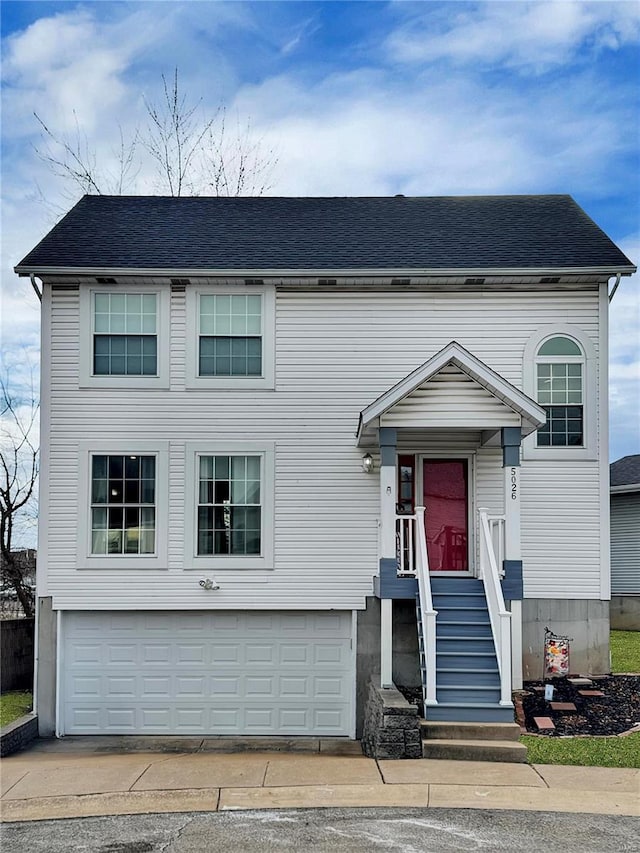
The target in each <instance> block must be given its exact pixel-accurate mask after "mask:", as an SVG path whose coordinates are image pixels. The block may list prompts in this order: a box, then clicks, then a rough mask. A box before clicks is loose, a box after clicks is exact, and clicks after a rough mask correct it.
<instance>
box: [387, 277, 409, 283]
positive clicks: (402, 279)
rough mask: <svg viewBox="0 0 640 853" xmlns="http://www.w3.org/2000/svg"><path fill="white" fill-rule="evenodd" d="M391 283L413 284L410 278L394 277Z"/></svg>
mask: <svg viewBox="0 0 640 853" xmlns="http://www.w3.org/2000/svg"><path fill="white" fill-rule="evenodd" d="M391 284H411V279H410V278H392V279H391Z"/></svg>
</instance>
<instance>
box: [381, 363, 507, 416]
mask: <svg viewBox="0 0 640 853" xmlns="http://www.w3.org/2000/svg"><path fill="white" fill-rule="evenodd" d="M380 425H381V426H394V427H420V426H421V427H423V428H424V427H427V428H430V429H440V428H443V427H449V428H452V427H453V428H455V427H459V428H463V429H490V428H491V427H503V426H520V415H519V414H517V413H516V412H514V411H513V410H512V409H509V408H508V407H507V406H505V404H504V403H502V402H501V401H500V400H498V399H497V398H496V397H494V395H493V394H491V393H490V392H489V391H487V389H486V388H483V387H482V385H479V384H478V382H476V381H475V380H474V379H471V377H469V376H467V375H466V373H464V372H463V371H462V370H459V369H458V368H457V367H454V366H453V365H448V366H447V367H445V368H443V369H442V370H441V371H440V372H439V373H437V374H436V375H435V376H433V377H431V379H429V381H428V382H425V383H424V384H423V385H421V386H420V388H417V389H416V390H415V391H413V392H412V393H411V394H409V396H408V397H405V398H404V400H401V401H400V402H399V403H397V404H396V405H395V406H393V408H391V409H389V411H388V412H386V413H385V414H384V415H382V416H381V418H380Z"/></svg>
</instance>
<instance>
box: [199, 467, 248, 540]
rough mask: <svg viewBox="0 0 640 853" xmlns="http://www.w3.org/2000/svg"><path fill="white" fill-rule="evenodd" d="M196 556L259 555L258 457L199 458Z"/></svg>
mask: <svg viewBox="0 0 640 853" xmlns="http://www.w3.org/2000/svg"><path fill="white" fill-rule="evenodd" d="M198 461H199V483H198V555H199V556H220V555H221V554H230V555H234V556H235V555H238V554H242V555H247V554H250V555H252V556H255V555H259V554H260V551H261V538H262V534H261V530H262V524H261V514H262V506H261V492H260V479H261V474H260V467H261V465H260V461H261V460H260V457H259V456H240V455H230V456H227V455H224V456H222V455H216V456H206V455H201V456H199V460H198Z"/></svg>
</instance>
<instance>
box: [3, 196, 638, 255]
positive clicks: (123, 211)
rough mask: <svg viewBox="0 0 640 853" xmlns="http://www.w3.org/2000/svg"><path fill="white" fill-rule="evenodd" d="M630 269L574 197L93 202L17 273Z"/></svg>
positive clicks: (84, 202)
mask: <svg viewBox="0 0 640 853" xmlns="http://www.w3.org/2000/svg"><path fill="white" fill-rule="evenodd" d="M629 266H631V262H630V261H629V260H628V258H626V257H625V255H623V254H622V252H621V251H620V250H619V249H618V248H617V246H616V245H615V244H614V243H613V242H612V241H611V240H610V239H609V238H608V237H607V235H606V234H605V233H604V232H603V231H602V230H601V229H600V228H598V226H597V225H595V223H594V222H593V221H592V220H591V219H589V217H588V216H587V215H586V214H585V212H584V211H583V210H582V209H581V208H580V207H579V206H578V205H577V204H576V202H575V201H574V200H573V199H572V198H571V197H570V196H567V195H549V196H460V197H455V196H450V197H436V198H426V197H425V198H423V197H419V198H411V197H408V198H405V197H391V198H271V197H262V198H168V197H159V196H85V197H84V198H82V199H81V200H80V201H79V202H78V204H77V205H76V206H75V207H74V208H73V209H72V210H71V211H70V212H69V213H68V214H67V215H66V216H65V217H64V218H63V219H62V220H61V221H60V222H59V223H58V224H57V225H56V226H55V227H54V228H53V229H52V230H51V231H50V232H49V234H47V236H46V237H45V238H44V239H43V240H42V241H41V242H40V243H39V244H38V246H36V248H35V249H33V251H31V252H30V253H29V254H28V255H27V256H26V258H25V259H24V260H23V261H21V263H20V264H19V265H18V267H17V270H18V271H19V272H33V271H36V272H37V271H38V270H41V269H45V268H52V267H65V268H76V269H82V268H104V269H109V268H111V269H114V268H123V269H126V268H130V269H133V268H137V269H167V270H169V269H184V270H194V271H195V270H199V269H228V270H242V269H316V270H323V269H326V270H331V269H406V270H411V269H432V270H437V269H480V270H482V269H495V268H500V269H503V268H504V269H509V268H511V269H517V268H524V269H528V268H531V269H540V268H554V267H558V268H563V267H564V268H567V267H569V268H576V267H581V268H584V267H588V268H592V267H605V268H611V269H619V268H621V267H623V268H624V267H626V268H628V267H629Z"/></svg>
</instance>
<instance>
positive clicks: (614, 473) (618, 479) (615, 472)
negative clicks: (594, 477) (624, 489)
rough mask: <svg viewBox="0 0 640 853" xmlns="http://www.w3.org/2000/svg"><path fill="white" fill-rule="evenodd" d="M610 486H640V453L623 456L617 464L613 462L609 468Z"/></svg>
mask: <svg viewBox="0 0 640 853" xmlns="http://www.w3.org/2000/svg"><path fill="white" fill-rule="evenodd" d="M609 484H610V485H611V486H612V487H613V486H635V485H638V484H640V453H636V454H634V455H632V456H623V457H622V459H618V461H617V462H612V463H611V465H610V466H609ZM638 488H639V489H640V485H638Z"/></svg>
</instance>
